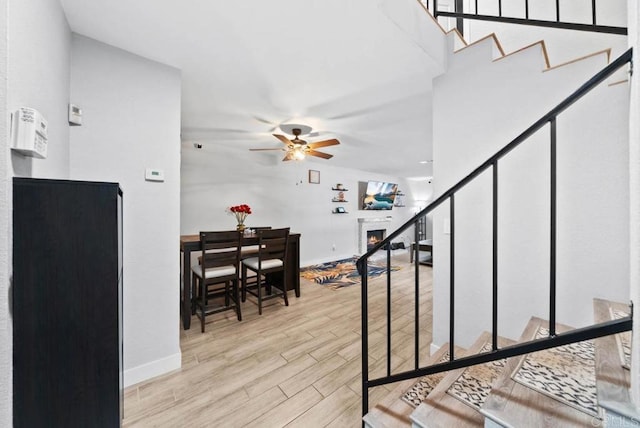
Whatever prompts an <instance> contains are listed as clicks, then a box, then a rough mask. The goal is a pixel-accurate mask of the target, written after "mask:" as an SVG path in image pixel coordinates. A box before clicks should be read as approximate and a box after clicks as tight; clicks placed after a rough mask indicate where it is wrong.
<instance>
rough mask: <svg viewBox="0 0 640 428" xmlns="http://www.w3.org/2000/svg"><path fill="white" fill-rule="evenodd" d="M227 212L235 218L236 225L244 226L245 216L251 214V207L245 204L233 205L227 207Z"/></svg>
mask: <svg viewBox="0 0 640 428" xmlns="http://www.w3.org/2000/svg"><path fill="white" fill-rule="evenodd" d="M229 211H231V212H232V213H233V214H234V215H235V216H236V220H237V221H238V224H244V221H245V219H246V218H247V216H248V215H249V214H251V207H250V206H249V205H247V204H242V205H234V206H232V207H229Z"/></svg>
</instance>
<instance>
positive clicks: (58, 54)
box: [0, 0, 71, 426]
mask: <svg viewBox="0 0 640 428" xmlns="http://www.w3.org/2000/svg"><path fill="white" fill-rule="evenodd" d="M0 23H2V25H0V100H2V101H1V102H0V117H1V119H0V138H1V139H2V140H1V141H2V154H1V155H0V236H2V237H3V238H2V244H0V295H1V296H3V298H2V299H0V302H1V303H0V343H1V346H2V351H1V352H0V397H1V398H0V426H11V425H12V406H13V403H12V382H13V380H12V352H13V347H12V340H13V339H12V324H11V319H10V313H9V300H8V296H9V293H10V291H9V284H10V278H11V266H12V263H11V251H12V244H11V242H12V222H11V212H12V192H11V186H12V182H11V178H12V177H13V176H14V175H17V176H26V177H39V178H67V177H68V174H69V141H68V140H69V129H68V125H67V122H66V109H67V101H68V95H69V58H70V46H69V43H70V39H71V33H70V31H69V26H68V24H67V21H66V18H65V16H64V13H63V12H62V8H61V7H60V4H59V3H58V2H57V1H48V0H33V1H28V2H25V1H20V0H3V1H0ZM5 24H6V25H5ZM20 106H28V107H33V108H35V109H37V110H39V111H40V112H41V113H42V114H43V115H44V116H45V117H46V119H47V120H48V121H49V143H50V144H49V151H48V158H47V159H43V160H40V159H32V158H28V157H24V156H21V155H17V154H14V153H11V152H10V150H9V117H10V113H11V112H12V111H14V110H15V109H17V108H18V107H20Z"/></svg>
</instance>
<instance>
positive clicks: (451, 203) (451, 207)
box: [449, 193, 455, 361]
mask: <svg viewBox="0 0 640 428" xmlns="http://www.w3.org/2000/svg"><path fill="white" fill-rule="evenodd" d="M449 217H450V219H449V233H450V235H449V236H450V237H449V360H450V361H453V360H454V351H453V348H454V339H455V336H454V331H453V329H454V325H455V319H454V310H455V305H454V300H455V287H454V284H455V275H454V273H455V266H454V265H455V257H454V256H455V248H454V247H455V245H454V242H455V220H454V219H455V203H454V194H453V193H452V194H451V196H450V197H449Z"/></svg>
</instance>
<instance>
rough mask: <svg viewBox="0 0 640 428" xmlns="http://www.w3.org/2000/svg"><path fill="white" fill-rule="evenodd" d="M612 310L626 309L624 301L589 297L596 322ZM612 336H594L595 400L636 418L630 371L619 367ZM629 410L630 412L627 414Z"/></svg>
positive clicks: (616, 341)
mask: <svg viewBox="0 0 640 428" xmlns="http://www.w3.org/2000/svg"><path fill="white" fill-rule="evenodd" d="M613 310H617V311H620V312H625V313H630V308H629V305H628V304H625V303H620V302H612V301H609V300H604V299H597V298H596V299H593V318H594V321H595V322H596V323H601V322H606V321H609V320H611V319H613V318H612V311H613ZM616 336H617V335H610V336H604V337H599V338H597V339H594V343H595V345H596V349H595V359H596V361H595V366H596V386H597V392H598V403H599V404H600V405H601V406H602V407H604V408H605V409H607V410H613V411H616V412H618V413H622V414H627V415H628V416H630V417H635V418H637V416H638V415H637V414H635V407H634V406H633V404H632V401H631V394H630V391H629V388H630V386H631V376H630V372H629V370H627V369H625V368H624V367H623V362H624V361H623V358H624V357H623V356H621V355H620V349H619V343H618V340H617V339H616ZM629 412H632V413H633V414H629Z"/></svg>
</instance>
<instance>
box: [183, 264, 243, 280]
mask: <svg viewBox="0 0 640 428" xmlns="http://www.w3.org/2000/svg"><path fill="white" fill-rule="evenodd" d="M191 270H192V271H193V273H195V274H196V275H198V276H199V277H200V278H202V265H193V266H192V267H191ZM235 274H236V268H235V266H233V265H228V266H219V267H215V268H210V269H207V271H206V272H205V275H206V276H205V279H211V278H219V277H222V276H229V275H235Z"/></svg>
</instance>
